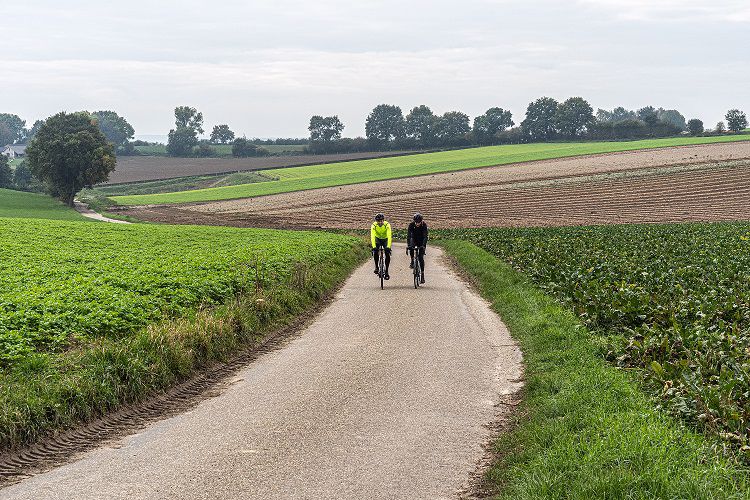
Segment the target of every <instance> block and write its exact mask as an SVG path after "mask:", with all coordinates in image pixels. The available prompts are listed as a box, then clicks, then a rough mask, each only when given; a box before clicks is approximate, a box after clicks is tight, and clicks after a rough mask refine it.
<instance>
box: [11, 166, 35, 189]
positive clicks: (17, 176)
mask: <svg viewBox="0 0 750 500" xmlns="http://www.w3.org/2000/svg"><path fill="white" fill-rule="evenodd" d="M32 180H33V179H32V177H31V170H29V167H27V166H26V162H25V161H24V162H21V164H20V165H18V166H16V171H15V172H14V173H13V184H14V185H15V188H16V189H18V190H19V191H28V190H30V189H31V182H32Z"/></svg>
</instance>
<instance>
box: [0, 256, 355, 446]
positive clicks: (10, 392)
mask: <svg viewBox="0 0 750 500" xmlns="http://www.w3.org/2000/svg"><path fill="white" fill-rule="evenodd" d="M367 256H369V252H368V251H367V250H366V248H364V245H361V244H359V243H356V244H355V245H354V246H353V247H351V249H350V250H349V251H344V252H340V253H339V254H337V255H336V256H334V257H332V258H330V259H328V260H327V261H325V262H323V263H321V264H319V265H317V266H315V267H312V268H309V269H306V270H301V269H297V271H295V273H294V274H293V275H292V277H291V279H290V282H286V281H284V282H271V283H270V284H269V285H267V286H266V288H263V289H261V290H255V291H252V292H247V293H245V294H244V295H240V296H237V297H235V298H233V299H231V300H228V301H227V302H226V303H225V304H223V305H221V306H218V307H214V308H210V309H203V310H199V311H197V312H195V313H193V314H191V315H188V316H186V317H182V318H180V319H175V320H168V321H163V322H160V323H157V324H154V325H151V326H149V327H147V328H143V329H141V330H140V331H138V332H137V333H136V334H134V335H132V336H127V337H124V338H110V337H103V338H100V339H97V340H96V341H94V342H92V343H89V344H86V345H84V346H81V347H78V348H74V349H71V350H68V351H65V352H63V353H61V354H60V355H57V356H48V357H31V358H28V359H27V360H24V361H22V362H20V363H18V364H16V365H15V366H13V368H12V369H8V370H4V371H1V372H0V450H2V449H8V448H12V447H15V446H19V445H23V444H26V443H29V442H33V441H34V440H36V439H38V438H39V437H41V436H42V435H44V434H46V433H49V432H51V431H54V430H58V429H63V428H66V427H70V426H74V425H76V424H78V423H80V422H84V421H87V420H90V419H93V418H96V417H97V416H99V415H101V414H103V413H106V412H109V411H112V410H115V409H117V408H118V407H121V406H123V405H126V404H129V403H133V402H136V401H139V400H142V399H144V398H145V397H147V396H149V395H151V394H154V393H155V392H158V391H160V390H163V389H165V388H167V387H169V386H171V385H173V384H175V383H177V382H179V381H181V380H184V379H185V378H187V377H188V376H189V375H191V374H192V373H194V372H195V371H197V370H199V369H201V368H202V367H205V366H208V365H210V364H212V363H214V362H216V361H219V360H224V359H226V358H228V357H230V356H231V354H232V353H234V352H236V351H237V350H239V349H241V348H243V347H245V346H251V345H253V343H255V342H257V341H259V340H260V339H262V338H263V337H265V336H266V335H267V334H268V333H269V332H272V331H273V330H275V329H277V328H280V327H282V326H283V325H286V324H288V323H290V322H291V321H292V320H294V319H295V318H297V317H299V316H301V315H304V314H306V313H308V312H309V311H310V310H311V309H312V308H313V307H314V306H315V305H317V304H319V303H320V302H321V300H323V299H324V297H325V296H326V295H327V294H328V293H329V292H330V291H331V290H332V289H334V288H335V287H336V286H338V285H339V284H340V283H342V282H343V281H344V279H345V278H346V277H347V276H348V275H349V274H350V272H351V271H352V269H354V268H355V267H356V266H357V265H359V264H360V263H361V262H362V261H363V259H364V258H365V257H367Z"/></svg>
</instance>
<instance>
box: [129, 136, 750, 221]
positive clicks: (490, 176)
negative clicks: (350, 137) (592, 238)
mask: <svg viewBox="0 0 750 500" xmlns="http://www.w3.org/2000/svg"><path fill="white" fill-rule="evenodd" d="M749 183H750V142H743V143H732V144H713V145H701V146H690V147H679V148H668V149H660V150H645V151H636V152H628V153H616V154H607V155H598V156H585V157H577V158H567V159H560V160H549V161H540V162H533V163H523V164H514V165H508V166H501V167H491V168H484V169H477V170H470V171H461V172H454V173H447V174H436V175H430V176H423V177H414V178H408V179H399V180H390V181H382V182H373V183H367V184H356V185H351V186H341V187H334V188H324V189H316V190H311V191H302V192H294V193H285V194H280V195H273V196H264V197H258V198H248V199H242V200H230V201H222V202H210V203H201V204H186V205H176V206H143V207H132V208H126V209H124V210H122V211H123V212H124V213H125V214H127V215H132V216H134V217H137V218H139V219H142V220H149V221H157V222H167V223H177V224H207V225H229V226H238V227H280V228H342V229H347V228H356V227H362V225H363V224H364V223H365V222H366V221H368V220H369V219H370V218H371V217H372V215H373V214H374V213H376V212H379V211H382V212H384V213H386V214H387V216H388V217H389V219H390V220H391V222H392V223H394V224H395V225H396V226H397V227H403V226H404V225H405V224H407V223H408V221H409V219H410V217H411V214H413V212H415V211H420V212H422V213H423V214H425V215H426V216H427V217H428V218H429V221H430V224H431V227H434V228H454V227H502V226H549V225H578V224H608V223H650V222H682V221H712V220H737V219H750V204H748V203H746V200H747V194H748V193H747V188H748V184H749Z"/></svg>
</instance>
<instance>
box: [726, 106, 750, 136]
mask: <svg viewBox="0 0 750 500" xmlns="http://www.w3.org/2000/svg"><path fill="white" fill-rule="evenodd" d="M724 119H725V120H726V121H727V128H728V129H729V130H731V131H732V132H740V131H742V130H745V129H746V128H747V116H745V113H743V112H742V111H740V110H739V109H730V110H729V111H727V115H726V116H725V117H724Z"/></svg>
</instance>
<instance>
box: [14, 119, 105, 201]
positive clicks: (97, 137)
mask: <svg viewBox="0 0 750 500" xmlns="http://www.w3.org/2000/svg"><path fill="white" fill-rule="evenodd" d="M26 154H27V159H26V162H27V163H28V165H29V169H30V170H31V172H32V173H33V174H34V176H35V177H36V178H37V179H39V180H41V181H42V182H43V183H44V184H45V185H46V186H47V189H48V191H49V192H50V194H51V195H52V196H55V197H58V198H59V199H61V200H62V201H63V202H65V203H66V204H67V205H68V206H71V207H72V206H73V198H74V197H75V195H76V193H77V192H78V191H80V190H81V189H82V188H84V187H92V186H93V185H94V184H98V183H100V182H104V181H106V180H107V179H108V178H109V174H110V173H111V172H112V171H113V170H114V169H115V162H116V159H115V153H114V149H113V147H112V144H111V143H110V142H109V141H107V138H106V137H105V136H104V134H103V133H102V132H101V130H100V129H99V127H98V126H97V123H96V119H95V118H94V117H93V116H91V115H90V114H88V113H85V112H78V113H65V112H62V113H58V114H56V115H54V116H52V117H50V118H48V119H47V120H46V121H45V122H44V124H43V125H42V126H41V127H40V128H39V132H38V133H37V134H36V136H35V137H34V139H33V140H32V141H31V144H30V145H29V147H28V148H27V150H26Z"/></svg>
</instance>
